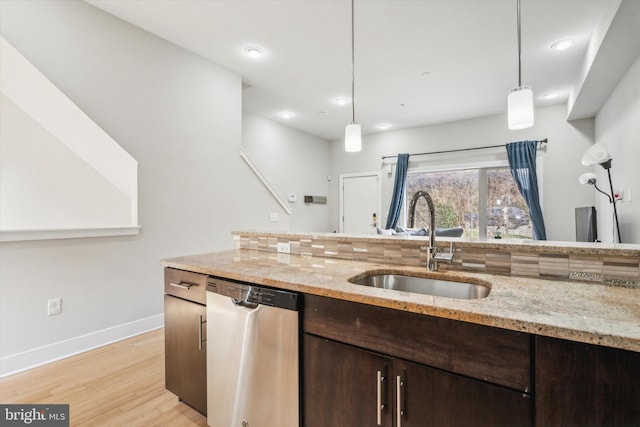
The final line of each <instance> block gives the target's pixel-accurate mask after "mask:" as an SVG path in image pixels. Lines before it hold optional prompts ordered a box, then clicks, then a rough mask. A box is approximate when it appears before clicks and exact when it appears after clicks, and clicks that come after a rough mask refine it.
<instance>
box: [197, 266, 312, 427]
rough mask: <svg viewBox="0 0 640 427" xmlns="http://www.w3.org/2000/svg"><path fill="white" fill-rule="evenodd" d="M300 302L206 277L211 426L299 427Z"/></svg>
mask: <svg viewBox="0 0 640 427" xmlns="http://www.w3.org/2000/svg"><path fill="white" fill-rule="evenodd" d="M300 301H301V298H300V297H299V295H298V294H297V293H295V292H287V291H281V290H274V289H269V288H264V287H260V286H255V285H252V284H248V283H240V282H234V281H229V280H226V279H218V278H215V277H209V279H208V280H207V423H208V424H209V426H210V427H298V426H299V423H300V410H299V406H300V404H299V362H298V354H299V302H300Z"/></svg>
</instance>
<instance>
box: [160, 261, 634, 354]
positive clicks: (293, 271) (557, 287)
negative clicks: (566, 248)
mask: <svg viewBox="0 0 640 427" xmlns="http://www.w3.org/2000/svg"><path fill="white" fill-rule="evenodd" d="M162 265H164V266H165V267H173V268H177V269H182V270H189V271H194V272H198V273H204V274H208V275H213V276H218V277H223V278H228V279H234V280H240V281H245V282H251V283H255V284H259V285H266V286H273V287H277V288H281V289H288V290H293V291H298V292H304V293H308V294H314V295H321V296H327V297H332V298H338V299H342V300H347V301H353V302H359V303H365V304H371V305H375V306H380V307H387V308H393V309H399V310H405V311H410V312H415V313H421V314H427V315H432V316H438V317H444V318H449V319H455V320H461V321H466V322H471V323H477V324H482V325H488V326H494V327H499V328H504V329H510V330H515V331H522V332H526V333H531V334H536V335H542V336H548V337H555V338H562V339H567V340H571V341H578V342H584V343H590V344H598V345H604V346H608V347H614V348H620V349H626V350H631V351H635V352H640V289H638V288H624V287H616V286H605V285H600V284H593V283H582V282H564V281H554V280H541V279H530V278H522V277H513V276H494V275H487V274H479V273H467V272H464V273H458V272H453V271H449V272H442V273H429V272H428V271H427V270H426V268H423V267H408V266H392V265H386V264H378V263H368V262H361V261H349V260H340V259H329V258H319V257H306V256H298V255H289V254H279V253H273V252H261V251H252V250H242V249H235V250H229V251H222V252H212V253H206V254H198V255H191V256H184V257H178V258H171V259H166V260H163V261H162ZM370 270H377V271H379V272H399V271H401V272H406V273H412V274H419V275H423V276H429V277H437V278H449V279H454V280H455V279H460V278H462V279H463V281H467V282H472V283H477V284H483V285H487V286H490V287H491V293H490V294H489V296H488V297H486V298H483V299H477V300H460V299H450V298H443V297H434V296H430V295H418V294H413V293H408V292H402V291H395V290H389V289H378V288H370V287H366V286H361V285H355V284H352V283H349V282H348V279H349V278H350V277H353V276H356V275H358V274H361V273H363V272H365V271H370Z"/></svg>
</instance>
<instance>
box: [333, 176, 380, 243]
mask: <svg viewBox="0 0 640 427" xmlns="http://www.w3.org/2000/svg"><path fill="white" fill-rule="evenodd" d="M369 176H375V177H376V178H377V179H378V185H377V187H378V188H377V193H378V194H377V197H378V203H377V205H378V206H377V207H376V218H377V221H378V226H379V225H380V222H381V221H382V218H381V209H382V200H381V199H382V191H381V190H382V189H381V183H380V179H381V174H380V171H372V172H353V173H341V174H340V182H339V186H340V221H339V222H340V233H344V180H345V178H364V177H369Z"/></svg>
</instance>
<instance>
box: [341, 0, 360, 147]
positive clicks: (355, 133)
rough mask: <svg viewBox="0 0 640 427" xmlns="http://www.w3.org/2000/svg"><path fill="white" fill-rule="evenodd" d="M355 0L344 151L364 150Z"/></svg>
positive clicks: (352, 0) (352, 18)
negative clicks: (359, 116) (358, 110)
mask: <svg viewBox="0 0 640 427" xmlns="http://www.w3.org/2000/svg"><path fill="white" fill-rule="evenodd" d="M353 2H354V0H351V114H352V116H351V121H350V122H349V123H347V127H345V129H344V151H346V152H350V153H352V152H357V151H360V150H362V130H361V129H360V124H359V123H358V122H356V98H355V92H356V89H355V87H356V77H355V76H356V72H355V47H354V36H353V34H354V30H353V27H354V25H353V22H354V17H353V15H354V13H353V10H354V7H353Z"/></svg>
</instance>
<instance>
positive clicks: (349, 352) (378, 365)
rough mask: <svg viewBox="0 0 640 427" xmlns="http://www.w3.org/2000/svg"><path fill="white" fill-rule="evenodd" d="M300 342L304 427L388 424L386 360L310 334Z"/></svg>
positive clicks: (387, 364) (388, 402) (388, 394)
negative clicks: (301, 351)
mask: <svg viewBox="0 0 640 427" xmlns="http://www.w3.org/2000/svg"><path fill="white" fill-rule="evenodd" d="M303 340H304V342H303V351H304V355H305V356H304V371H303V381H302V384H303V395H304V396H305V397H304V406H303V419H304V426H305V427H329V426H331V427H333V426H375V425H383V426H390V425H391V406H390V401H389V399H390V398H391V396H390V390H389V381H388V378H387V377H388V375H389V374H390V373H391V360H390V359H389V358H388V357H383V356H380V355H377V354H374V353H371V352H368V351H365V350H362V349H359V348H356V347H353V346H349V345H345V344H339V343H336V342H333V341H329V340H327V339H324V338H319V337H316V336H313V335H306V334H305V335H304V337H303ZM379 405H380V406H379ZM383 405H384V407H383ZM378 419H379V420H380V423H381V424H378Z"/></svg>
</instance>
